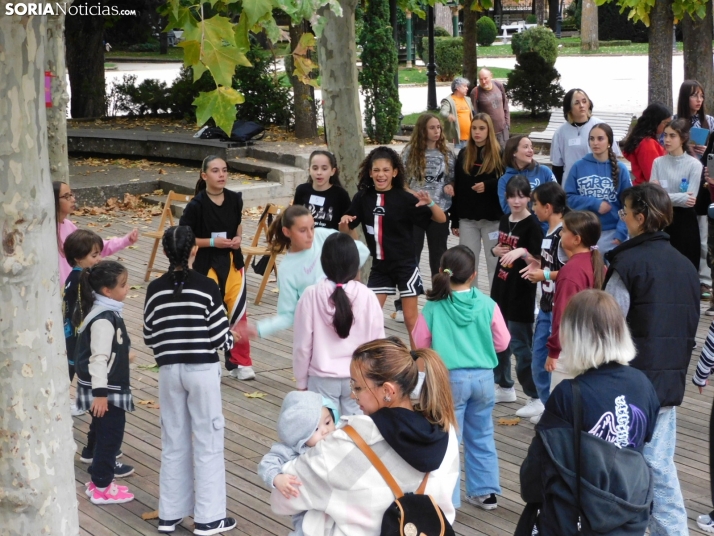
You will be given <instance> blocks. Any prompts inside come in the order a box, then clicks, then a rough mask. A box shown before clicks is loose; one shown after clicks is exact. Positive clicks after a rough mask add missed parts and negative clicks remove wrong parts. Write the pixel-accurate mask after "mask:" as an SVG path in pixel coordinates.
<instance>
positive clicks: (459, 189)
mask: <svg viewBox="0 0 714 536" xmlns="http://www.w3.org/2000/svg"><path fill="white" fill-rule="evenodd" d="M482 152H483V151H482V150H479V153H478V155H477V157H476V162H475V165H474V167H473V169H472V170H471V172H470V173H466V172H465V171H464V159H465V158H466V149H464V150H463V151H461V152H460V153H459V156H458V157H457V159H456V168H455V169H454V197H453V199H452V201H451V210H450V211H449V213H450V215H451V226H452V227H453V228H454V229H458V227H459V220H488V221H498V220H500V219H501V216H503V210H501V203H500V201H499V200H498V179H500V178H501V175H502V174H503V173H498V172H496V171H493V172H491V173H482V174H480V175H478V172H479V168H480V166H481V163H482V162H483V157H482ZM479 182H482V183H483V184H484V192H483V193H481V194H479V193H476V192H475V191H474V190H472V189H471V187H472V186H474V185H475V184H478V183H479Z"/></svg>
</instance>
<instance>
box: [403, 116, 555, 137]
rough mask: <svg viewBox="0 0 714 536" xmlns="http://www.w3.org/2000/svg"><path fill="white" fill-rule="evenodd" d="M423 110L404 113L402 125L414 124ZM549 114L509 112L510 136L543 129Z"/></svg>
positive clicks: (546, 124)
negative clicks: (539, 115)
mask: <svg viewBox="0 0 714 536" xmlns="http://www.w3.org/2000/svg"><path fill="white" fill-rule="evenodd" d="M423 113H424V112H419V113H415V114H409V115H405V116H404V119H402V125H415V124H416V121H417V119H418V118H419V116H420V115H421V114H423ZM548 119H549V115H548V114H546V115H543V116H541V117H536V118H533V117H531V116H530V113H529V112H513V113H511V136H514V135H516V134H530V133H531V132H532V131H534V130H545V127H546V126H548Z"/></svg>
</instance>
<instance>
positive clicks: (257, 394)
mask: <svg viewBox="0 0 714 536" xmlns="http://www.w3.org/2000/svg"><path fill="white" fill-rule="evenodd" d="M243 396H245V397H246V398H264V397H265V393H260V392H258V391H254V392H252V393H243Z"/></svg>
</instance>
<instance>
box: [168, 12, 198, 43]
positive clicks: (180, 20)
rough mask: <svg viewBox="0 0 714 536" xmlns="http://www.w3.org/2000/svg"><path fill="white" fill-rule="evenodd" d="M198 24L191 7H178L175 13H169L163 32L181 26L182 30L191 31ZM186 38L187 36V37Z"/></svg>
mask: <svg viewBox="0 0 714 536" xmlns="http://www.w3.org/2000/svg"><path fill="white" fill-rule="evenodd" d="M197 25H198V21H197V20H196V18H195V17H194V16H193V13H191V9H190V8H188V7H179V9H178V12H177V14H176V15H175V16H174V13H173V12H171V13H170V17H169V23H168V24H167V25H166V28H164V31H165V32H168V31H169V30H173V29H174V28H182V29H183V31H184V32H191V31H193V30H194V29H195V28H196V26H197ZM187 39H188V38H187Z"/></svg>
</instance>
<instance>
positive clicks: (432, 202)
mask: <svg viewBox="0 0 714 536" xmlns="http://www.w3.org/2000/svg"><path fill="white" fill-rule="evenodd" d="M434 205H436V203H434V200H433V199H432V200H431V203H429V204H428V205H427V207H429V208H431V207H433V206H434Z"/></svg>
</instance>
